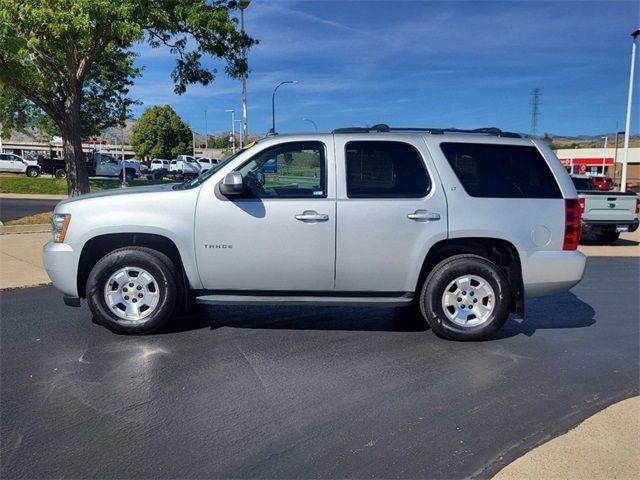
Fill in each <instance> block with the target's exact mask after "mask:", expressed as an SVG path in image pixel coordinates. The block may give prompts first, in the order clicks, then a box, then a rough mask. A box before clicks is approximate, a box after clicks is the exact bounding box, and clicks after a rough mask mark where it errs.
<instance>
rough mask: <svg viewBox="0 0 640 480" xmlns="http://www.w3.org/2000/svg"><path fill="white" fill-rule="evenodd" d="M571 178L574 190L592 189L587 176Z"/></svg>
mask: <svg viewBox="0 0 640 480" xmlns="http://www.w3.org/2000/svg"><path fill="white" fill-rule="evenodd" d="M571 180H573V186H574V187H576V190H593V189H594V188H593V184H592V183H591V179H589V178H576V177H571Z"/></svg>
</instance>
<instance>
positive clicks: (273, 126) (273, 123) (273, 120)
mask: <svg viewBox="0 0 640 480" xmlns="http://www.w3.org/2000/svg"><path fill="white" fill-rule="evenodd" d="M287 83H298V81H297V80H285V81H284V82H280V83H279V84H278V85H276V88H274V89H273V95H271V133H273V134H274V135H275V133H276V92H277V91H278V89H279V88H280V87H281V86H282V85H285V84H287Z"/></svg>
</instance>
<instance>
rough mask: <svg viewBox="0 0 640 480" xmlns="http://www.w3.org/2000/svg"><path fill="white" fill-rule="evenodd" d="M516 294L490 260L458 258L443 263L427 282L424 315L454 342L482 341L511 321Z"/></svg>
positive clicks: (423, 293)
mask: <svg viewBox="0 0 640 480" xmlns="http://www.w3.org/2000/svg"><path fill="white" fill-rule="evenodd" d="M511 301H512V293H511V286H510V284H509V281H508V279H507V277H506V275H505V273H504V272H503V271H502V270H501V269H500V267H498V266H497V265H495V264H494V263H492V262H490V261H489V260H487V259H486V258H483V257H480V256H477V255H456V256H453V257H450V258H448V259H445V260H443V261H442V262H440V263H439V264H438V265H436V267H435V268H434V269H433V270H432V272H431V273H430V274H429V276H428V277H427V279H426V280H425V282H424V285H423V288H422V292H421V294H420V308H421V311H422V314H423V315H424V317H425V318H426V320H427V322H428V323H429V325H430V326H431V328H432V329H433V331H434V332H435V333H436V334H437V335H438V336H440V337H443V338H447V339H450V340H482V339H485V338H487V337H489V336H491V335H493V334H494V333H495V332H497V331H498V330H499V329H500V328H501V327H502V325H504V323H505V321H506V320H507V318H508V317H509V311H510V307H511Z"/></svg>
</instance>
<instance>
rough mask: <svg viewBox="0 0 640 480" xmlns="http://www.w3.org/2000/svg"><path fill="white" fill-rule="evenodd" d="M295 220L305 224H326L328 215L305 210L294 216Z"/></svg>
mask: <svg viewBox="0 0 640 480" xmlns="http://www.w3.org/2000/svg"><path fill="white" fill-rule="evenodd" d="M296 220H300V221H301V222H306V223H315V222H326V221H327V220H329V215H327V214H325V213H318V212H316V211H315V210H305V211H304V212H302V213H300V214H298V215H296Z"/></svg>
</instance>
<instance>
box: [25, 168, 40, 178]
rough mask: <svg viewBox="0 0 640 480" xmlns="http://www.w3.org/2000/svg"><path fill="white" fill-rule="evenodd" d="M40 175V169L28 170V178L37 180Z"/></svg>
mask: <svg viewBox="0 0 640 480" xmlns="http://www.w3.org/2000/svg"><path fill="white" fill-rule="evenodd" d="M38 175H40V169H39V168H36V167H31V168H27V177H32V178H35V177H37V176H38Z"/></svg>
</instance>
